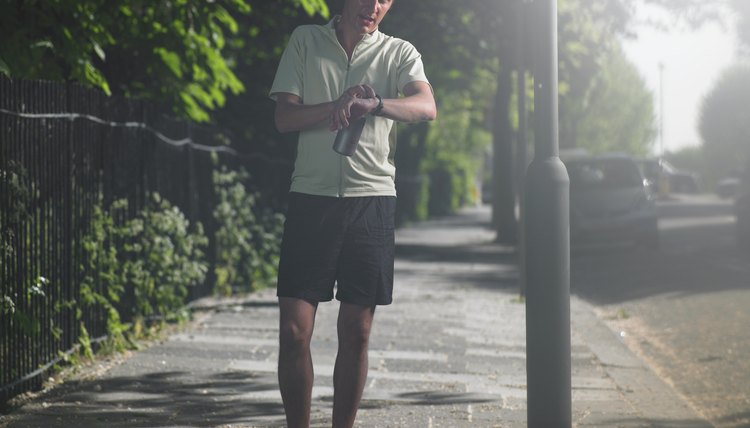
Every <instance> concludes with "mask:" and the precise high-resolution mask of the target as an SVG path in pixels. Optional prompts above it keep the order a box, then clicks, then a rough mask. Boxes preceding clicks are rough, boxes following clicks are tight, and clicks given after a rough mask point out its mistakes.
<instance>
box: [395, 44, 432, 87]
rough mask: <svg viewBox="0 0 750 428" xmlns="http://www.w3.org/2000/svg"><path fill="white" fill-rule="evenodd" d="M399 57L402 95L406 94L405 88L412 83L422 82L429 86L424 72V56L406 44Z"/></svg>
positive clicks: (399, 83)
mask: <svg viewBox="0 0 750 428" xmlns="http://www.w3.org/2000/svg"><path fill="white" fill-rule="evenodd" d="M399 56H400V58H399V65H398V90H399V91H400V92H401V93H403V92H404V86H406V85H407V84H409V83H411V82H415V81H421V82H426V83H427V84H429V83H430V82H429V80H427V75H426V74H425V72H424V65H423V64H422V56H421V55H420V54H419V52H418V51H417V49H416V48H415V47H414V46H413V45H412V44H411V43H408V42H404V44H403V46H402V48H401V52H400V55H399Z"/></svg>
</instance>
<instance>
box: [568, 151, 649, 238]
mask: <svg viewBox="0 0 750 428" xmlns="http://www.w3.org/2000/svg"><path fill="white" fill-rule="evenodd" d="M563 163H565V166H566V167H567V169H568V175H569V177H570V237H571V242H572V243H573V245H577V244H579V243H582V242H591V241H597V242H625V241H630V242H635V243H637V244H640V245H643V246H646V247H650V248H657V247H658V246H659V228H658V219H657V212H656V205H655V202H654V197H653V194H652V193H651V191H650V190H649V188H648V186H647V181H646V180H645V178H644V177H643V175H642V174H641V171H640V170H639V168H638V164H637V163H636V161H635V160H634V159H633V158H632V157H629V156H625V155H609V156H596V157H576V158H570V159H563Z"/></svg>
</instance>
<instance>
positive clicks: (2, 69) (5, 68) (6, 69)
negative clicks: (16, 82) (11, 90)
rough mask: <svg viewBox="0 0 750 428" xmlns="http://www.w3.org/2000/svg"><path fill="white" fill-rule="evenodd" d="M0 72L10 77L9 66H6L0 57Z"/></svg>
mask: <svg viewBox="0 0 750 428" xmlns="http://www.w3.org/2000/svg"><path fill="white" fill-rule="evenodd" d="M0 73H3V74H4V75H6V76H8V77H10V67H8V64H6V63H5V61H3V59H2V58H0Z"/></svg>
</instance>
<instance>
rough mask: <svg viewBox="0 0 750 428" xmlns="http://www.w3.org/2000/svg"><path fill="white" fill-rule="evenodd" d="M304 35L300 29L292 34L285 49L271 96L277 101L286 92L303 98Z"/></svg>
mask: <svg viewBox="0 0 750 428" xmlns="http://www.w3.org/2000/svg"><path fill="white" fill-rule="evenodd" d="M303 39H304V33H303V31H302V28H300V27H298V28H297V29H295V30H294V31H293V32H292V35H291V37H290V38H289V44H288V45H287V46H286V49H284V53H283V54H282V55H281V61H280V62H279V68H277V69H276V77H274V79H273V84H272V85H271V91H270V93H269V96H270V97H271V99H273V100H274V101H276V94H278V93H279V92H286V93H290V94H294V95H297V96H298V97H300V98H302V93H303V92H302V91H303V89H304V79H303V78H304V73H303V70H304V58H305V52H304V51H305V49H304V42H303Z"/></svg>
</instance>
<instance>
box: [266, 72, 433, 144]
mask: <svg viewBox="0 0 750 428" xmlns="http://www.w3.org/2000/svg"><path fill="white" fill-rule="evenodd" d="M374 94H375V92H374V91H373V90H372V88H370V87H369V86H367V85H358V86H354V87H352V88H349V89H347V90H346V91H345V92H344V94H343V95H342V96H341V97H340V98H339V99H338V100H336V101H331V102H327V103H321V104H311V105H307V104H303V103H302V99H301V98H300V97H299V96H297V95H294V94H290V93H286V92H282V93H278V94H276V112H275V121H276V128H277V129H278V130H279V132H293V131H303V130H306V129H312V128H318V127H323V126H325V125H328V129H330V130H331V131H335V130H338V129H342V128H346V127H347V126H349V120H350V119H357V118H360V117H362V116H364V115H366V114H369V113H372V112H373V111H374V110H375V109H376V108H377V107H378V100H377V98H374ZM380 116H383V117H387V118H389V119H393V120H396V121H399V122H422V121H426V120H433V119H435V117H436V116H437V107H436V106H435V98H434V97H433V95H432V88H430V85H429V84H428V83H427V82H422V81H414V82H410V83H408V84H406V86H404V97H403V98H388V99H383V109H382V110H380Z"/></svg>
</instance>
